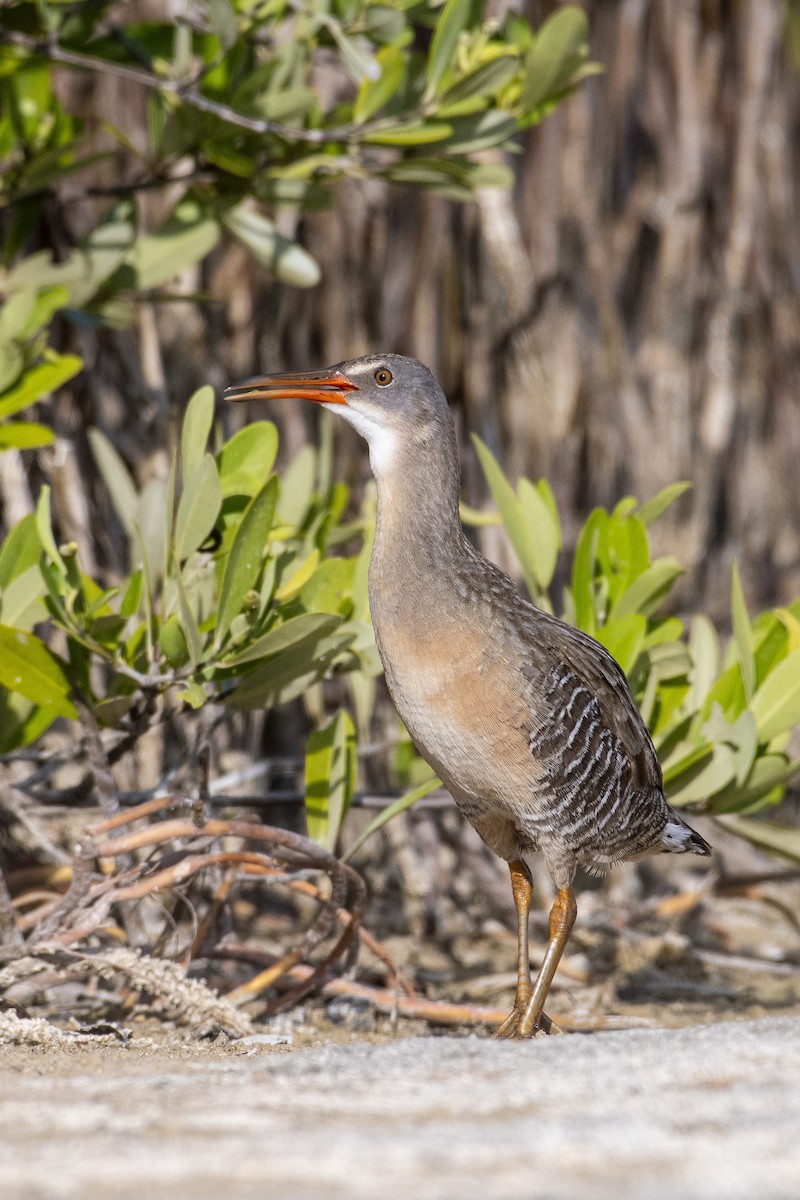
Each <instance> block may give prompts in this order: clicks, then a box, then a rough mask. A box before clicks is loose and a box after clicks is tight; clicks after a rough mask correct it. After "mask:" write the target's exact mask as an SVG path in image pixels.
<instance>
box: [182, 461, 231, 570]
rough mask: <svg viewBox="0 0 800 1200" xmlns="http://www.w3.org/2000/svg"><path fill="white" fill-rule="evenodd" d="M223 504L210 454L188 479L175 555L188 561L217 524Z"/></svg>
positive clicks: (215, 466) (183, 495) (183, 496)
mask: <svg viewBox="0 0 800 1200" xmlns="http://www.w3.org/2000/svg"><path fill="white" fill-rule="evenodd" d="M221 504H222V488H221V487H220V482H219V475H218V474H217V464H216V463H215V462H214V459H213V458H212V456H211V455H210V454H206V455H205V456H204V457H203V458H202V459H201V461H200V462H199V463H198V465H197V466H196V467H195V468H194V470H193V471H192V472H191V474H190V475H189V477H188V479H187V480H186V481H185V486H184V489H183V494H182V495H181V498H180V503H179V504H178V515H177V516H176V518H175V554H176V556H177V558H178V560H179V562H184V561H185V560H186V559H187V558H188V557H189V555H190V554H193V553H194V551H195V550H197V548H198V547H199V546H202V544H203V542H204V541H205V540H206V538H207V537H208V535H209V534H210V533H211V530H212V529H213V528H214V525H215V524H216V520H217V517H218V516H219V510H220V506H221Z"/></svg>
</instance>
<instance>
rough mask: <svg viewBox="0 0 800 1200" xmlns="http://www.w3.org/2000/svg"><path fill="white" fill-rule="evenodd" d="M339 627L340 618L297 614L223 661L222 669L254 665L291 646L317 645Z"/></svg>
mask: <svg viewBox="0 0 800 1200" xmlns="http://www.w3.org/2000/svg"><path fill="white" fill-rule="evenodd" d="M340 624H341V617H338V616H334V615H333V614H330V613H301V615H300V616H298V617H291V618H290V619H289V620H288V621H283V622H282V623H281V624H280V625H276V626H274V627H273V628H272V629H270V631H269V632H268V633H265V634H263V635H262V636H261V637H259V638H256V639H255V641H253V642H251V643H250V645H249V646H246V647H245V649H244V650H240V651H239V652H238V654H234V655H233V656H232V657H230V658H228V657H226V658H225V661H224V665H225V666H226V667H239V666H243V665H244V664H245V663H250V662H255V661H257V660H258V659H260V658H269V657H270V656H272V655H275V654H281V653H282V652H283V651H284V650H288V649H289V648H290V647H292V646H298V645H300V644H301V643H302V642H306V641H309V640H314V641H319V639H320V638H323V637H326V636H327V635H328V634H330V633H333V631H334V629H336V628H337V626H338V625H340Z"/></svg>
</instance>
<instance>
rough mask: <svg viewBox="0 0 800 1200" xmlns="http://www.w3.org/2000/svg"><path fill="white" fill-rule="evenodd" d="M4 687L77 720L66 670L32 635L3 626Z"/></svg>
mask: <svg viewBox="0 0 800 1200" xmlns="http://www.w3.org/2000/svg"><path fill="white" fill-rule="evenodd" d="M0 685H2V687H5V688H8V690H9V691H10V692H17V693H19V695H20V696H25V698H26V699H28V700H32V701H33V703H34V704H36V705H38V706H40V707H41V708H43V709H45V710H46V711H47V712H48V713H49V714H52V715H53V716H58V717H72V718H76V717H77V715H78V714H77V712H76V710H75V706H74V704H73V703H72V700H71V699H70V695H71V691H72V689H71V687H70V684H69V680H68V679H67V677H66V674H65V673H64V668H63V667H62V665H61V663H60V662H59V661H58V659H56V658H55V657H54V656H53V655H52V654H51V653H50V651H49V650H48V649H47V647H46V646H45V644H44V642H42V641H40V640H39V638H37V637H36V636H35V635H34V634H32V633H26V632H25V631H24V630H21V629H14V628H13V627H12V626H9V625H0Z"/></svg>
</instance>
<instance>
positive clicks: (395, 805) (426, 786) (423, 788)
mask: <svg viewBox="0 0 800 1200" xmlns="http://www.w3.org/2000/svg"><path fill="white" fill-rule="evenodd" d="M441 786H442V785H441V783H440V782H439V780H438V779H437V778H436V777H435V776H434V777H433V778H432V779H427V780H426V781H425V782H424V783H420V784H419V785H418V786H417V787H415V788H412V789H411V790H410V791H408V792H406V793H405V794H404V795H402V796H398V798H397V799H396V800H393V801H392V803H391V804H389V805H387V807H386V808H384V809H383V811H382V812H379V813H378V815H377V817H375V819H374V820H372V821H370V823H369V825H368V826H367V828H366V829H365V830H364V831H363V832H362V833H360V834H359V836H358V837H357V838H356V840H355V841H354V842H353V844H352V846H350V847H349V848H348V850H347V853H346V854H344V855H342V861H343V862H347V860H348V859H349V858H352V857H353V855H354V854H356V853H357V851H359V850H360V849H361V847H362V846H363V845H364V843H365V842H366V841H367V840H368V839H369V838H371V837H372V835H373V833H377V831H378V830H379V829H380V828H381V827H382V826H383V825H385V824H386V822H387V821H391V819H392V817H396V816H397V814H398V813H401V812H405V810H406V809H407V808H411V806H412V804H416V803H417V801H418V800H422V798H423V797H424V796H428V795H430V793H431V792H434V791H436V789H437V788H439V787H441Z"/></svg>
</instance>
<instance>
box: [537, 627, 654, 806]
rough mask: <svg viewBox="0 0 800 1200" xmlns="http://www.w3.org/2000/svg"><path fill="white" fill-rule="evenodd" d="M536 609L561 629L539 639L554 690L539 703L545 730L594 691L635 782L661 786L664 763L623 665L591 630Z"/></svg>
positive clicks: (604, 721) (637, 785)
mask: <svg viewBox="0 0 800 1200" xmlns="http://www.w3.org/2000/svg"><path fill="white" fill-rule="evenodd" d="M534 611H535V613H536V620H535V623H536V624H537V625H540V627H541V629H548V631H552V632H553V633H557V635H558V636H557V637H544V638H542V637H541V633H540V636H539V639H538V645H539V646H540V647H543V649H544V663H543V664H542V666H544V669H545V672H546V677H547V678H548V681H549V683H548V687H549V691H550V696H551V699H550V702H549V703H547V702H545V703H544V704H543V705H541V706H540V707H539V708H538V716H539V719H540V721H541V725H542V727H543V732H544V729H545V728H546V727H547V726H549V725H551V723H552V722H554V721H558V719H559V715H560V714H561V713H562V712H563V708H564V705H565V704H566V705H568V704H569V702H570V699H571V698H572V697H574V704H575V706H576V707H577V708H578V709H581V708H582V707H584V706H585V705H588V704H589V703H590V700H589V697H591V699H592V700H593V701H595V702H596V704H597V710H599V712H598V716H599V719H600V721H601V722H602V724H603V726H605V727H606V728H607V729H608V730H609V731H610V732H611V733H612V734H613V736H614V738H615V740H616V741H617V742H618V744H619V746H620V748H621V749H622V751H623V752H624V753H625V755H626V756H627V758H628V760H629V762H630V766H631V782H632V784H633V786H634V787H635V788H637V789H638V788H650V787H655V788H658V789H659V790H661V788H662V776H661V764H660V763H659V761H658V755H657V754H656V751H655V747H654V746H653V743H652V740H651V738H650V734H649V733H648V731H647V727H646V725H645V723H644V720H643V718H642V715H641V713H640V712H639V710H638V708H637V707H636V703H635V701H634V699H633V696H632V695H631V692H630V688H629V686H628V681H627V679H626V678H625V674H624V673H623V671H622V668H621V667H620V666H619V664H618V663H617V662H616V661H615V660H614V659H613V658H612V657H611V655H610V654H609V653H608V651H607V650H606V649H605V648H604V647H603V646H601V645H600V643H599V642H597V641H595V639H594V638H592V637H589V636H588V634H585V633H583V632H581V630H579V629H575V628H574V627H573V626H571V625H567V624H565V623H564V622H563V621H559V620H558V619H557V618H556V617H551V616H550V615H549V614H547V613H540V612H539V610H534ZM584 693H588V696H586V695H585V694H584ZM570 715H573V716H574V715H577V714H570ZM562 737H563V728H562Z"/></svg>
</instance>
